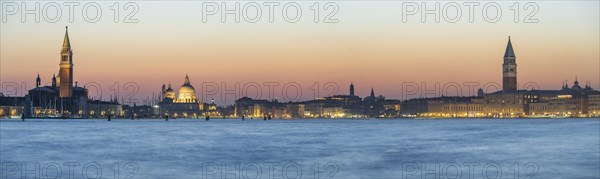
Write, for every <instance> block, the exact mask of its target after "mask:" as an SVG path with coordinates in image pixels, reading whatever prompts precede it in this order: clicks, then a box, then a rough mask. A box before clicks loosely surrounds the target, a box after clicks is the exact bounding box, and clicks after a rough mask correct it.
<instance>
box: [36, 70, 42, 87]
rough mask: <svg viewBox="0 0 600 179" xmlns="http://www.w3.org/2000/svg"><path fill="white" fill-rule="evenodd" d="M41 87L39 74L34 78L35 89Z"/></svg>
mask: <svg viewBox="0 0 600 179" xmlns="http://www.w3.org/2000/svg"><path fill="white" fill-rule="evenodd" d="M40 85H42V79H40V74H39V73H38V75H37V78H35V87H40Z"/></svg>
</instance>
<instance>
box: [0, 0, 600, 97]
mask: <svg viewBox="0 0 600 179" xmlns="http://www.w3.org/2000/svg"><path fill="white" fill-rule="evenodd" d="M544 3H546V4H544ZM590 3H592V4H593V3H597V2H578V3H576V5H571V6H573V7H577V8H573V9H577V10H580V11H582V12H580V13H575V14H569V13H565V14H563V15H564V16H565V17H562V18H557V19H553V20H552V23H549V22H548V21H544V18H551V17H554V16H553V15H551V14H548V12H547V11H546V12H545V11H540V15H539V18H540V22H539V23H535V24H525V23H519V24H515V25H514V27H513V25H511V24H513V22H502V25H503V27H502V28H501V29H498V30H494V28H495V26H496V24H490V23H483V22H476V23H472V24H466V27H465V25H462V26H461V27H460V28H457V27H452V25H451V24H448V23H441V24H436V23H420V22H413V23H410V25H411V26H410V27H409V26H407V27H398V25H402V23H400V22H399V23H398V24H394V23H392V24H389V25H386V24H381V22H379V21H375V22H365V21H362V19H361V18H358V19H359V20H355V19H353V18H348V17H353V16H351V15H349V14H344V13H342V14H340V17H339V18H340V19H341V20H344V19H346V22H344V21H341V22H340V23H337V24H310V23H302V24H300V25H296V26H295V25H290V24H281V23H275V24H262V25H267V26H270V27H271V26H275V27H276V28H271V29H263V28H256V29H255V28H254V27H248V28H246V29H244V30H243V31H242V32H236V31H231V30H227V31H224V32H226V33H215V31H214V30H217V29H222V28H228V27H236V26H243V27H247V26H251V25H249V24H247V23H246V24H244V23H240V24H232V23H224V24H221V23H215V22H213V23H211V22H209V23H208V24H202V22H197V24H196V25H200V26H201V27H202V28H206V29H207V31H205V32H204V31H202V32H201V33H194V32H193V31H194V30H199V29H198V27H196V26H189V27H187V29H186V28H184V27H186V26H184V27H181V26H177V24H178V23H181V22H180V21H183V20H185V18H184V19H178V20H176V21H175V22H170V23H168V24H171V25H164V26H163V27H161V28H159V30H158V31H157V30H152V28H147V27H152V26H154V25H157V24H156V22H155V21H153V19H144V18H143V17H148V16H150V17H151V16H152V15H151V14H143V13H142V14H140V17H139V18H140V21H141V22H140V23H138V24H117V26H115V25H114V24H106V23H100V24H96V25H94V26H98V27H100V28H99V29H95V28H92V27H91V26H89V25H88V24H83V23H75V24H69V23H62V24H59V23H56V24H31V23H15V22H13V23H10V22H8V23H5V24H4V25H3V26H2V27H1V28H2V32H1V33H2V36H3V39H2V40H1V42H0V43H1V44H2V47H0V48H2V52H3V53H2V54H1V58H2V61H1V62H0V63H2V67H0V68H1V69H2V70H1V72H0V73H1V74H0V80H1V81H2V82H3V83H4V82H11V81H14V82H17V83H21V82H24V83H26V84H27V88H29V87H33V86H34V81H33V79H34V78H35V75H37V74H38V73H39V74H40V75H41V76H42V83H44V84H47V83H49V82H50V80H49V79H50V78H51V76H52V74H56V75H58V74H57V71H56V70H55V68H50V67H54V66H55V65H56V60H55V59H56V57H57V56H58V54H57V53H56V48H57V46H58V45H57V44H60V43H62V41H61V40H62V37H61V36H60V35H59V34H62V33H64V32H61V31H62V29H63V28H62V27H63V26H64V25H69V26H70V28H71V29H72V31H73V33H71V34H70V35H71V39H72V41H73V45H74V46H75V48H74V53H75V55H74V58H75V59H76V66H75V68H74V71H75V72H74V73H77V74H78V75H77V77H76V78H75V79H74V81H77V82H79V83H80V84H85V83H89V82H95V83H98V84H100V85H101V86H102V87H103V93H104V96H103V97H104V98H105V99H106V98H108V97H109V94H108V93H106V92H107V91H108V90H107V89H108V88H109V87H110V86H111V85H112V84H113V83H114V82H118V83H119V84H120V85H123V84H125V83H127V82H135V83H136V84H138V85H139V89H140V91H139V93H138V99H140V100H142V99H145V98H146V97H147V96H151V95H152V94H153V93H156V92H157V90H156V89H157V88H158V87H160V86H161V85H162V84H163V83H169V82H171V83H180V82H179V81H181V80H180V79H181V78H182V77H183V76H184V75H186V74H189V75H190V76H191V77H192V79H191V82H192V83H193V84H196V85H197V88H199V87H201V85H202V84H203V83H205V82H216V83H218V84H221V83H225V84H227V85H233V84H234V83H236V82H239V83H242V84H244V83H248V82H257V83H259V84H261V83H263V82H279V83H281V84H282V85H283V84H285V83H289V82H294V83H298V84H300V85H301V86H302V88H303V90H305V89H307V88H309V86H310V85H312V84H313V83H315V82H319V83H320V84H321V85H323V84H324V83H326V82H334V83H336V84H338V86H339V87H340V89H344V88H345V87H346V86H347V85H348V84H349V83H350V82H353V83H354V84H356V85H357V88H356V93H357V95H359V96H367V95H368V93H369V91H370V89H371V88H375V90H376V91H377V93H378V94H382V95H384V96H387V97H389V98H395V99H402V96H401V93H402V91H401V90H402V83H403V82H416V83H419V84H420V83H425V84H426V85H431V86H432V85H434V83H436V82H439V83H441V84H445V83H449V82H457V83H459V84H462V83H464V82H479V83H481V84H486V83H490V82H491V83H497V84H501V83H502V79H501V78H500V77H498V76H497V75H496V73H494V72H497V71H499V69H500V66H501V63H500V61H499V60H500V59H502V55H503V53H504V47H505V45H506V39H507V37H508V36H511V37H512V39H513V43H514V46H515V50H516V51H517V52H516V53H517V55H518V56H519V70H520V73H519V82H523V83H519V84H518V85H519V89H521V88H522V86H523V85H524V83H526V82H534V83H536V84H538V85H539V87H540V89H558V88H560V87H561V84H562V83H563V82H564V81H565V80H568V81H569V83H571V82H572V81H573V80H574V79H575V78H576V77H578V78H579V79H580V80H581V82H582V84H583V83H585V81H590V82H591V85H592V86H593V87H594V88H596V89H598V88H600V82H599V81H598V80H599V79H598V75H599V74H598V72H600V69H599V68H600V63H599V61H598V59H600V57H599V56H598V53H597V52H598V51H597V49H598V47H599V45H598V41H597V40H596V39H598V38H595V37H597V36H598V34H597V33H592V32H593V31H595V30H598V23H595V24H594V23H592V24H589V22H597V21H585V24H582V23H579V21H573V22H567V21H565V20H567V19H572V18H584V19H589V18H597V16H596V17H594V16H593V14H597V13H598V11H595V12H594V9H593V8H591V9H590V8H584V9H583V10H582V9H581V8H579V7H580V6H582V5H585V4H590ZM158 4H160V3H158ZM359 4H360V3H359ZM556 4H560V2H541V4H540V6H541V8H549V9H550V10H552V8H554V7H553V6H552V5H556ZM340 5H341V7H347V8H350V9H352V10H357V9H356V7H353V6H352V4H350V5H348V4H347V2H346V4H344V3H341V4H340ZM571 6H569V7H571ZM141 7H146V6H144V4H141ZM592 7H593V6H592ZM147 8H153V7H152V6H150V7H147ZM363 8H368V7H363ZM377 8H380V7H377ZM594 8H597V6H596V7H594ZM569 9H570V8H566V10H564V11H569ZM167 10H168V9H167ZM542 10H543V9H542ZM587 10H589V11H587ZM384 12H386V11H384ZM590 13H591V15H592V16H588V15H590ZM166 15H172V14H166ZM344 17H346V18H344ZM393 17H394V16H389V17H388V16H382V17H380V20H384V19H386V18H388V19H389V18H391V19H394V18H393ZM365 18H366V17H365ZM417 20H418V19H417ZM582 21H583V20H582ZM359 22H362V23H365V24H371V25H377V26H374V27H373V28H375V27H378V28H382V27H388V28H387V29H386V30H383V31H382V33H381V34H380V35H375V34H372V35H369V34H366V35H364V36H359V35H358V33H360V31H361V29H362V28H359V29H358V30H345V31H342V33H340V34H336V35H335V37H334V36H322V35H325V34H322V35H319V33H316V32H315V31H314V30H316V29H317V28H323V29H326V31H329V30H339V29H343V27H344V26H348V25H350V24H355V23H359ZM163 23H164V22H163ZM561 23H563V24H562V25H563V26H565V25H566V26H567V27H561V29H562V30H558V29H557V30H548V31H549V32H545V33H542V34H537V35H532V33H534V32H535V31H536V29H538V30H541V29H547V28H549V27H550V28H551V27H558V25H559V24H561ZM7 24H10V25H7ZM184 24H185V23H184ZM567 24H570V25H567ZM202 25H204V26H202ZM113 26H114V27H120V28H116V29H107V27H113ZM583 26H585V27H587V28H584V29H582V30H575V29H578V27H583ZM26 27H29V28H26ZM36 27H44V28H45V27H49V28H47V29H46V30H44V31H41V32H39V31H33V29H36ZM50 27H51V28H50ZM55 27H56V28H55ZM59 27H60V28H59ZM23 28H25V29H26V30H21V29H23ZM298 28H300V29H302V30H303V31H299V32H298V33H296V34H287V33H275V34H273V33H271V32H272V31H274V30H276V31H279V30H282V29H298ZM413 28H417V29H421V30H423V29H424V32H421V33H409V32H413ZM438 28H443V29H445V30H439V29H438ZM565 28H567V29H565ZM17 29H19V31H15V30H17ZM526 29H531V30H526ZM392 30H394V31H396V32H393V31H392ZM116 31H119V32H118V33H115V32H116ZM135 32H141V33H140V34H136V33H135ZM405 32H406V33H405ZM575 32H578V33H575ZM595 32H597V31H595ZM248 33H250V34H252V35H253V36H246V35H243V34H248ZM192 34H197V36H196V35H194V36H190V35H192ZM123 35H125V36H123ZM141 35H147V36H148V37H151V38H149V39H153V40H149V39H147V38H142V36H141ZM269 35H270V36H271V37H277V38H279V39H272V38H267V39H264V40H260V38H261V37H268V36H269ZM312 35H316V36H312ZM328 35H331V34H329V33H328ZM429 36H431V38H429ZM186 37H187V38H186ZM203 37H206V38H203ZM218 37H230V38H221V39H219V38H218ZM314 37H318V38H314ZM425 37H428V38H427V39H425ZM215 38H216V39H215ZM299 38H300V39H302V38H304V40H300V41H298V42H299V43H296V44H294V43H291V44H290V43H284V41H297V40H298V39H299ZM34 39H35V40H34ZM342 39H346V40H342ZM353 39H354V40H353ZM419 39H420V40H419ZM107 40H108V41H109V43H107ZM315 40H319V41H323V42H325V43H324V44H326V45H316V46H314V45H308V44H318V43H305V42H310V41H314V42H316V41H315ZM457 42H458V43H457ZM29 43H35V44H36V45H35V46H31V45H27V44H29ZM332 43H335V44H337V45H336V46H332ZM281 44H285V45H281ZM344 44H345V45H344ZM451 44H452V45H451ZM253 46H255V47H253ZM292 46H293V47H292ZM263 47H264V48H263ZM332 47H334V48H332ZM359 47H360V48H359ZM256 48H259V49H256ZM163 49H164V50H163ZM204 49H206V50H204ZM28 51H32V52H35V53H28ZM224 51H226V52H224ZM231 51H234V53H232V52H231ZM431 52H435V53H431ZM230 62H231V63H233V64H230ZM31 64H33V65H31ZM272 66H276V67H272ZM9 67H10V68H9ZM565 67H567V68H565ZM98 69H104V70H98ZM107 71H109V72H110V73H107ZM308 72H310V73H308ZM280 74H285V75H280ZM373 79H377V80H373ZM198 85H199V86H198ZM3 90H4V89H3ZM25 90H27V89H21V91H25ZM199 90H200V93H203V90H202V88H200V89H199ZM304 93H306V92H304ZM338 93H344V90H338ZM463 95H468V94H467V93H465V92H463ZM471 95H474V93H471ZM263 96H264V95H263ZM320 96H326V95H325V94H322V95H320ZM312 97H313V96H312V95H304V96H303V99H302V100H306V99H311V98H312ZM280 98H281V97H280ZM202 100H203V101H206V99H202ZM228 101H229V104H230V102H231V101H232V100H228ZM217 103H219V104H222V102H221V101H219V100H217Z"/></svg>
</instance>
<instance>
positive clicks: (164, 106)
mask: <svg viewBox="0 0 600 179" xmlns="http://www.w3.org/2000/svg"><path fill="white" fill-rule="evenodd" d="M161 97H162V100H161V101H160V102H159V103H158V108H159V111H160V112H159V113H160V114H161V115H168V116H171V117H174V118H200V117H204V116H207V115H208V116H219V115H220V114H219V112H218V111H217V107H216V105H215V104H214V101H213V102H212V103H211V104H207V103H202V102H200V101H199V100H198V98H196V89H195V88H194V86H192V84H191V82H190V78H189V76H188V75H185V78H184V81H183V84H182V85H181V87H180V88H179V92H178V93H175V90H173V88H172V87H171V84H169V86H168V87H166V86H165V85H164V84H163V85H162V88H161Z"/></svg>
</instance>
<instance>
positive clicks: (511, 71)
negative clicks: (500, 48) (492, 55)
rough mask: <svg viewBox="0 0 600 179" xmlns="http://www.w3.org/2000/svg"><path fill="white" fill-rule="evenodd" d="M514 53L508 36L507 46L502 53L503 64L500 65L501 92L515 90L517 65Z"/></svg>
mask: <svg viewBox="0 0 600 179" xmlns="http://www.w3.org/2000/svg"><path fill="white" fill-rule="evenodd" d="M516 59H517V58H516V57H515V51H514V50H513V47H512V43H511V41H510V36H509V37H508V44H507V45H506V51H505V52H504V63H503V64H502V90H503V91H515V90H517V63H516Z"/></svg>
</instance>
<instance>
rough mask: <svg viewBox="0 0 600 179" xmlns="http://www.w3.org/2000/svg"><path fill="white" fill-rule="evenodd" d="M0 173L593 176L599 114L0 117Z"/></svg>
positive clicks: (599, 165)
mask: <svg viewBox="0 0 600 179" xmlns="http://www.w3.org/2000/svg"><path fill="white" fill-rule="evenodd" d="M0 163H1V164H2V168H0V175H1V176H0V178H23V177H24V176H25V177H28V178H33V177H38V178H45V177H48V178H54V177H57V176H58V177H60V178H71V177H72V178H84V177H90V178H96V177H101V178H144V179H146V178H182V179H183V178H185V179H187V178H308V179H314V178H344V179H346V178H545V179H546V178H599V177H600V120H597V119H448V120H437V119H436V120H423V119H410V120H409V119H406V120H405V119H402V120H349V119H348V120H341V119H336V120H270V121H263V120H246V121H241V120H210V121H204V120H191V119H176V120H170V121H168V122H166V121H163V120H157V119H146V120H134V121H131V120H125V119H117V120H113V121H111V122H108V121H105V120H97V119H94V120H92V119H90V120H56V119H35V120H34V119H30V120H27V121H25V122H21V121H19V120H6V119H0Z"/></svg>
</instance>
